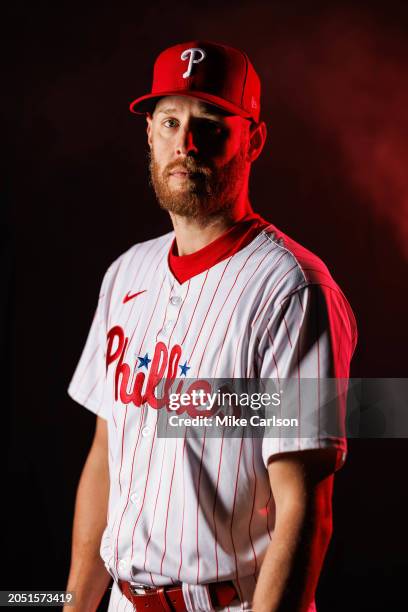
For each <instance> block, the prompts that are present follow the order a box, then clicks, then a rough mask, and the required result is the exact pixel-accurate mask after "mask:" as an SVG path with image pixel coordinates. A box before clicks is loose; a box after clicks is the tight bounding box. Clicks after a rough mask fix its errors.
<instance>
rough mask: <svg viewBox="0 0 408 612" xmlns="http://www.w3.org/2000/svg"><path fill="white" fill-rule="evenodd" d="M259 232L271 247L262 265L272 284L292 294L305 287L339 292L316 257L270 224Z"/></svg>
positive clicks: (325, 266) (324, 265) (330, 276)
mask: <svg viewBox="0 0 408 612" xmlns="http://www.w3.org/2000/svg"><path fill="white" fill-rule="evenodd" d="M263 232H264V234H265V236H266V238H267V239H268V241H269V243H270V244H271V245H272V248H271V250H270V257H269V258H268V260H269V261H268V260H267V261H266V264H267V265H268V266H269V269H270V271H271V274H273V277H274V279H273V280H274V282H276V283H279V284H280V285H283V286H285V288H286V289H287V290H292V291H294V290H296V289H297V288H299V289H301V288H302V287H303V286H307V285H325V286H326V287H330V288H331V289H334V290H339V286H338V285H337V283H336V281H335V280H334V279H333V277H332V275H331V273H330V272H329V269H328V267H327V265H326V264H325V263H324V261H322V259H321V258H320V257H319V256H318V255H316V254H315V253H313V252H312V251H310V250H309V249H307V248H306V247H304V246H303V245H301V244H300V243H299V242H296V240H294V239H293V238H291V237H290V236H288V234H285V233H284V232H283V231H281V230H280V229H278V228H277V227H276V226H275V225H273V224H270V225H269V226H268V227H266V228H264V230H263Z"/></svg>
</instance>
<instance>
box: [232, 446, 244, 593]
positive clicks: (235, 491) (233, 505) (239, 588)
mask: <svg viewBox="0 0 408 612" xmlns="http://www.w3.org/2000/svg"><path fill="white" fill-rule="evenodd" d="M243 443H244V438H243V437H242V438H241V445H240V448H239V457H238V462H237V463H238V469H237V475H236V478H235V489H234V501H233V504H232V512H231V522H230V536H231V543H232V548H233V550H234V558H235V574H236V578H237V586H238V594H239V597H240V599H241V601H244V598H243V596H242V590H241V585H240V583H239V577H238V558H237V551H236V549H235V544H234V536H233V534H232V525H233V522H234V512H235V503H236V500H237V489H238V477H239V468H240V465H241V455H242V446H243Z"/></svg>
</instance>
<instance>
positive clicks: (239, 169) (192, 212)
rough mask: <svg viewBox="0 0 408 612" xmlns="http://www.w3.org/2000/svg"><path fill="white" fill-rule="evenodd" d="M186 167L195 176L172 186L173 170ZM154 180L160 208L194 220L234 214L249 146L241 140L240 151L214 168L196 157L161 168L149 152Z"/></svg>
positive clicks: (242, 181)
mask: <svg viewBox="0 0 408 612" xmlns="http://www.w3.org/2000/svg"><path fill="white" fill-rule="evenodd" d="M175 168H177V169H178V168H183V169H185V170H186V171H187V172H189V173H191V175H192V176H190V177H188V178H186V179H185V180H184V181H183V184H182V185H180V186H178V187H176V188H171V187H170V180H171V179H170V173H171V172H172V170H174V169H175ZM149 169H150V183H151V185H152V186H153V188H154V191H155V193H156V197H157V200H158V202H159V204H160V207H161V208H163V209H164V210H167V211H168V212H171V213H174V214H176V215H180V216H181V217H189V218H191V219H209V218H211V217H218V216H224V217H231V216H232V215H231V212H232V211H233V209H234V206H235V203H236V201H237V199H238V197H239V196H240V194H241V193H242V190H243V189H244V188H245V183H246V170H247V161H246V147H245V146H243V144H242V143H241V147H240V149H239V151H238V153H237V154H236V155H235V156H234V157H233V158H232V159H231V160H230V161H229V162H227V163H226V164H224V166H221V167H214V166H213V167H210V166H208V165H206V164H204V163H200V160H198V159H196V158H194V157H186V158H185V159H184V160H183V161H177V160H176V161H174V162H172V163H170V164H168V165H167V166H166V167H165V168H164V169H163V170H160V167H159V164H158V162H157V160H156V159H155V156H154V150H153V149H152V150H151V151H150V152H149Z"/></svg>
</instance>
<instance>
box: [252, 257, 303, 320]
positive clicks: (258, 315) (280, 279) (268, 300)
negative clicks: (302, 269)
mask: <svg viewBox="0 0 408 612" xmlns="http://www.w3.org/2000/svg"><path fill="white" fill-rule="evenodd" d="M287 254H288V253H287V252H286V251H285V252H284V253H282V255H281V256H280V258H279V259H278V261H277V262H276V263H275V266H276V265H278V263H279V262H280V260H281V259H282V258H283V257H285V255H287ZM296 267H297V264H295V265H294V266H292V267H291V268H289V270H287V271H286V272H285V274H283V275H282V276H281V277H280V278H279V280H278V281H276V283H275V285H274V286H273V287H272V290H271V293H270V294H269V295H268V297H267V298H266V300H265V303H264V305H263V306H262V307H261V310H260V311H259V312H258V314H257V315H256V317H255V319H254V320H253V323H252V324H253V325H255V323H256V322H257V321H258V319H259V317H260V316H261V315H262V313H263V311H264V310H265V308H267V306H268V304H269V302H270V301H271V300H272V298H273V295H274V293H275V290H276V287H277V286H278V285H279V283H280V282H282V281H283V279H284V278H285V276H287V275H288V274H289V272H291V271H292V270H294V269H295V268H296Z"/></svg>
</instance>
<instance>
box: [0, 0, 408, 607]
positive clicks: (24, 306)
mask: <svg viewBox="0 0 408 612" xmlns="http://www.w3.org/2000/svg"><path fill="white" fill-rule="evenodd" d="M357 4H358V6H357V7H356V6H355V3H352V2H334V1H333V2H330V1H329V2H315V3H310V2H304V3H301V2H298V1H295V2H283V1H282V2H264V3H263V2H249V1H246V2H232V1H224V2H223V3H221V2H219V1H214V0H211V1H210V2H207V3H202V2H191V0H190V1H184V0H182V1H179V2H177V3H171V2H162V1H160V2H155V3H152V4H146V5H145V6H138V5H137V4H136V3H135V2H132V3H130V2H123V3H120V4H117V5H115V6H114V5H113V3H110V2H109V3H108V2H99V3H94V2H82V3H73V2H69V3H67V2H59V3H54V2H36V3H29V2H25V3H24V2H19V3H18V2H16V3H14V4H13V6H9V7H8V10H7V13H8V14H7V15H4V14H3V17H7V19H4V20H3V34H2V38H3V41H4V42H5V43H6V45H5V51H4V52H3V59H4V58H5V59H7V60H8V62H7V64H8V66H7V67H6V70H5V72H4V73H3V78H2V81H3V85H5V98H4V103H3V122H2V134H3V138H2V140H3V144H5V145H6V146H5V153H6V155H5V158H4V161H3V170H4V171H5V176H6V182H5V184H4V187H5V189H4V194H5V197H4V202H5V206H4V207H3V212H4V213H5V214H4V217H3V220H2V238H3V241H2V242H3V252H4V254H5V265H4V267H3V284H4V286H5V287H6V286H9V285H11V286H12V292H11V293H9V294H8V295H9V297H8V298H6V300H5V301H4V307H3V310H4V314H5V318H6V320H7V325H6V326H5V327H4V329H3V331H4V333H3V332H2V339H4V340H5V342H6V343H7V345H8V348H6V349H3V351H2V372H3V374H4V375H5V376H4V385H3V389H4V394H3V396H4V405H3V411H2V420H3V423H4V428H3V432H2V439H3V445H2V453H3V455H4V457H3V465H4V466H6V470H5V474H4V484H3V493H4V494H3V501H2V511H3V513H4V517H3V520H2V523H1V525H2V529H1V532H2V535H3V538H4V542H3V544H2V548H1V550H2V561H3V564H2V565H3V569H2V573H1V575H0V576H1V577H0V581H1V584H0V588H1V589H6V588H19V589H40V588H41V589H44V588H60V589H62V588H64V586H65V579H66V575H67V571H68V563H69V542H70V531H71V519H72V513H73V503H74V494H75V487H76V483H77V480H78V477H79V473H80V469H81V465H82V463H83V460H84V457H85V456H86V452H87V448H88V445H89V441H90V439H91V436H92V429H93V417H92V415H91V414H89V413H88V412H87V411H86V410H85V409H82V408H80V407H79V406H77V405H75V404H74V403H73V402H72V401H71V400H70V399H69V398H68V397H67V395H66V392H65V389H66V386H67V384H68V382H69V379H70V376H71V374H72V372H73V369H74V367H75V364H76V361H77V359H78V357H79V354H80V351H81V349H82V345H83V342H84V340H85V337H86V333H87V330H88V327H89V324H90V321H91V318H92V314H93V310H94V306H95V303H96V299H97V294H98V288H99V283H100V281H101V278H102V275H103V272H104V271H105V269H106V268H107V266H108V265H109V264H110V263H111V262H112V261H113V259H115V258H116V257H117V256H118V255H119V254H120V253H121V252H123V251H124V250H125V249H127V248H128V247H129V246H131V245H132V244H133V243H135V242H137V241H141V240H145V239H148V238H151V237H154V236H157V235H159V234H161V233H164V232H166V231H168V230H169V229H170V225H169V220H168V219H167V217H166V214H165V213H163V212H161V211H160V210H159V209H158V207H157V205H156V203H155V199H154V195H153V193H152V191H151V189H150V188H149V186H148V181H147V169H146V158H147V156H146V151H147V149H146V144H145V125H144V122H143V119H140V118H137V117H135V116H133V115H131V114H130V113H129V112H128V110H127V108H128V103H129V102H130V101H131V100H132V99H133V98H135V97H136V96H138V95H141V94H143V93H145V92H147V91H148V89H149V86H150V78H151V70H152V64H153V60H154V57H155V56H156V55H157V53H158V52H159V51H161V50H162V49H163V48H164V47H166V46H168V45H170V44H173V43H176V42H182V41H184V40H189V39H192V38H195V37H201V38H207V39H210V40H211V39H212V40H218V41H220V42H225V43H227V44H231V45H234V46H238V47H241V48H243V49H245V50H246V51H247V53H248V54H249V56H250V57H251V59H252V61H253V63H254V65H255V67H256V68H257V70H258V72H259V74H260V76H261V79H262V82H263V117H264V119H265V121H266V122H267V125H268V129H269V136H268V142H267V145H266V148H265V150H264V153H263V155H262V157H261V158H260V159H259V161H258V162H257V163H256V164H255V167H254V168H253V177H252V182H251V199H252V203H253V206H254V208H255V210H257V211H258V212H260V213H261V214H263V216H265V217H266V218H268V219H269V220H270V221H271V222H273V223H274V224H275V225H277V226H278V227H279V228H280V229H282V230H283V231H285V232H287V233H288V234H289V235H291V236H292V237H293V238H295V239H296V240H298V241H299V242H301V243H302V244H304V245H305V246H306V247H308V248H310V249H311V250H313V251H314V252H315V253H317V254H318V255H319V256H320V257H322V259H323V260H324V261H325V262H326V263H327V265H328V266H329V269H330V270H331V272H332V274H333V276H334V278H335V279H336V280H337V281H338V282H339V284H340V285H341V287H342V289H343V290H344V292H345V293H346V295H347V297H348V298H349V301H350V303H351V305H352V307H353V309H354V311H355V313H356V317H357V321H358V326H359V332H360V338H359V345H358V349H357V352H356V354H355V357H354V360H353V364H352V376H355V377H360V376H365V377H403V376H406V372H407V368H406V346H407V325H406V311H407V299H406V289H405V280H406V276H407V275H406V269H407V268H406V261H407V255H408V246H407V245H408V215H407V202H408V174H407V163H408V112H407V108H408V81H407V69H408V54H407V52H408V43H407V39H406V35H407V31H408V19H407V17H408V11H407V8H406V6H407V5H406V3H404V2H394V1H386V0H382V1H379V2H359V3H357ZM10 221H11V222H10ZM13 243H14V244H15V246H16V248H15V249H14V248H13V246H12V244H13ZM10 246H11V248H10ZM13 253H15V255H16V257H15V260H16V266H15V267H14V266H13V265H12V260H13ZM13 270H16V275H15V276H14V274H13ZM13 278H16V283H14V282H13ZM9 281H11V282H10V283H9ZM14 287H16V292H14ZM14 293H15V295H16V298H17V299H16V308H15V309H14V307H13V299H12V298H13V296H14ZM13 313H15V316H14V314H13ZM10 321H11V324H10ZM10 381H12V382H13V385H10ZM6 442H7V444H6ZM406 452H407V443H406V441H405V440H358V441H357V440H352V441H350V453H349V457H348V462H347V464H346V466H345V467H344V468H343V469H342V470H341V471H340V472H339V474H338V476H337V478H336V486H335V495H334V519H335V533H334V536H333V540H332V543H331V546H330V551H329V554H328V558H327V562H326V565H325V569H324V572H323V575H322V579H321V583H320V587H319V591H318V599H317V600H318V604H319V606H318V607H319V612H326V611H327V612H339V611H340V610H342V611H343V610H350V611H351V610H352V611H354V610H355V611H359V612H360V611H362V610H370V611H374V610H384V609H389V610H397V609H401V602H402V601H404V600H405V599H406V598H405V592H404V587H405V576H406V569H407V568H406V565H405V559H406V544H405V542H404V538H403V535H404V531H405V521H406V512H407V504H406V501H407V500H406V486H405V484H404V483H405V457H406ZM402 477H403V479H402V480H401V478H402Z"/></svg>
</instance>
